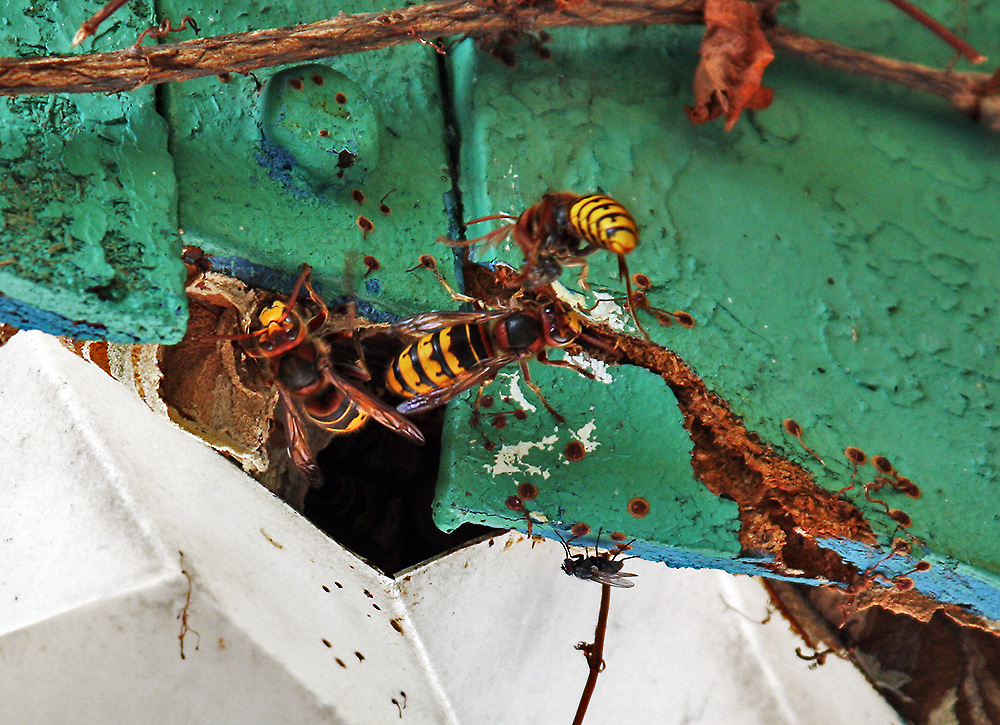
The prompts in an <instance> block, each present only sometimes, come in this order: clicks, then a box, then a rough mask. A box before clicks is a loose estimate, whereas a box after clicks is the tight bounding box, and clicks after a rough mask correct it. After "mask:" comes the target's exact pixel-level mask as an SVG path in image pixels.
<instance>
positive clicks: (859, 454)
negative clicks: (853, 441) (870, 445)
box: [844, 446, 868, 466]
mask: <svg viewBox="0 0 1000 725" xmlns="http://www.w3.org/2000/svg"><path fill="white" fill-rule="evenodd" d="M844 455H845V456H847V460H849V461H850V462H851V463H855V464H857V465H859V466H863V465H864V464H865V463H867V462H868V456H866V455H865V452H864V451H863V450H861V449H860V448H855V447H854V446H847V448H845V449H844Z"/></svg>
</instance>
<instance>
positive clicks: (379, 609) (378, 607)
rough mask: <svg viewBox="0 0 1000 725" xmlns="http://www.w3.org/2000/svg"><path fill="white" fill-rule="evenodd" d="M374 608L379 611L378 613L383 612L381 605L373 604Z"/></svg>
mask: <svg viewBox="0 0 1000 725" xmlns="http://www.w3.org/2000/svg"><path fill="white" fill-rule="evenodd" d="M372 606H373V607H375V609H377V610H378V611H380V612H381V611H382V607H380V606H379V605H377V604H376V603H375V602H372Z"/></svg>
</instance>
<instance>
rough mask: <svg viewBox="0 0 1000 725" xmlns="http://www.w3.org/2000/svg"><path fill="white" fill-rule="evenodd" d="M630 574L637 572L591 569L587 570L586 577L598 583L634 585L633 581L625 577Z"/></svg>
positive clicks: (630, 575) (620, 585)
mask: <svg viewBox="0 0 1000 725" xmlns="http://www.w3.org/2000/svg"><path fill="white" fill-rule="evenodd" d="M632 576H638V574H630V573H629V572H627V571H600V570H599V569H592V570H590V571H589V572H587V577H586V578H587V579H590V581H595V582H597V583H599V584H610V585H611V586H613V587H622V588H625V587H632V586H635V582H633V581H629V580H628V579H627V578H626V577H632Z"/></svg>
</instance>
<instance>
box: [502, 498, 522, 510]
mask: <svg viewBox="0 0 1000 725" xmlns="http://www.w3.org/2000/svg"><path fill="white" fill-rule="evenodd" d="M504 505H505V506H506V507H507V508H509V509H510V510H511V511H524V502H523V501H522V500H521V499H519V498H518V497H517V496H508V497H507V500H506V501H504Z"/></svg>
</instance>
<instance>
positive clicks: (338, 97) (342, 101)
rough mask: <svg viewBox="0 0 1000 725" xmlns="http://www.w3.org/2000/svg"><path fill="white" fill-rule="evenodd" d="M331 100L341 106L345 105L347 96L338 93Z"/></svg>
mask: <svg viewBox="0 0 1000 725" xmlns="http://www.w3.org/2000/svg"><path fill="white" fill-rule="evenodd" d="M333 100H335V101H336V102H337V103H339V104H340V105H341V106H343V105H344V104H345V103H347V96H345V95H344V94H343V93H338V94H337V95H335V96H334V97H333Z"/></svg>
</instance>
